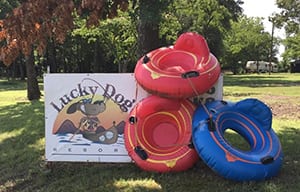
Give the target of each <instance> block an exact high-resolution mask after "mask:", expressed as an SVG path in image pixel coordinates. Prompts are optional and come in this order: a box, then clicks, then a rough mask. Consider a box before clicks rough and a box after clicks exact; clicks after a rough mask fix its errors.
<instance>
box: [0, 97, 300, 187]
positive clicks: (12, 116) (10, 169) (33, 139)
mask: <svg viewBox="0 0 300 192" xmlns="http://www.w3.org/2000/svg"><path fill="white" fill-rule="evenodd" d="M43 110H44V107H43V103H41V102H34V103H18V104H16V105H12V106H8V107H1V108H0V111H1V112H0V114H1V116H0V121H1V128H0V135H4V134H6V135H7V137H6V138H3V139H2V140H1V142H0V148H1V154H0V174H1V177H0V185H1V186H0V189H1V190H3V191H101V192H105V191H143V192H145V191H174V192H176V191H180V192H182V191H298V190H299V189H300V188H299V187H300V186H299V182H298V181H299V180H300V175H299V173H300V166H299V163H298V160H299V158H300V148H299V147H298V146H300V129H299V128H296V127H285V128H284V131H280V132H278V136H279V138H280V140H281V143H282V147H283V151H284V154H285V158H284V163H283V167H282V170H281V172H280V174H279V175H278V176H277V177H275V178H273V179H271V180H268V181H264V182H241V183H239V182H234V181H229V180H225V179H223V178H222V177H220V176H218V174H216V173H214V172H213V171H212V170H211V169H210V168H208V167H207V166H206V165H205V164H204V163H203V162H202V161H201V160H199V162H198V163H197V164H196V165H195V166H194V167H192V168H191V169H189V170H187V171H183V172H179V173H153V172H146V171H142V170H141V169H140V168H138V167H137V166H136V165H135V164H133V163H128V164H103V163H102V164H100V163H67V162H57V163H52V164H48V166H46V165H47V164H45V162H44V158H43V157H44V146H43V144H41V143H43V142H44V137H45V135H44V133H45V132H44V111H43ZM3 125H4V126H3Z"/></svg>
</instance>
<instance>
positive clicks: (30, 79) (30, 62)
mask: <svg viewBox="0 0 300 192" xmlns="http://www.w3.org/2000/svg"><path fill="white" fill-rule="evenodd" d="M25 59H26V74H27V98H28V100H30V101H32V100H39V99H40V98H41V91H40V88H39V85H38V80H37V75H36V69H35V65H34V55H33V51H32V53H31V54H30V55H29V56H27V57H26V58H25Z"/></svg>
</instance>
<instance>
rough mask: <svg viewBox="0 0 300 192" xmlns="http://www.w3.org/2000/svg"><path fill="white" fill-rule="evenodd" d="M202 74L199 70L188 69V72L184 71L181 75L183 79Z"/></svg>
mask: <svg viewBox="0 0 300 192" xmlns="http://www.w3.org/2000/svg"><path fill="white" fill-rule="evenodd" d="M199 75H200V74H199V72H198V71H188V72H186V73H183V74H182V75H181V77H182V78H183V79H187V78H192V77H198V76H199Z"/></svg>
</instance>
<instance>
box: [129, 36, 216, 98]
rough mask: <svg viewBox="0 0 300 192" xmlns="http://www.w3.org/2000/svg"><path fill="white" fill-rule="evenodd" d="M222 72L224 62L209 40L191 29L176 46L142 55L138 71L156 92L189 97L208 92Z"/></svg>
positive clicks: (142, 81)
mask: <svg viewBox="0 0 300 192" xmlns="http://www.w3.org/2000/svg"><path fill="white" fill-rule="evenodd" d="M220 72H221V68H220V64H219V63H218V60H217V59H216V57H215V56H214V55H213V54H211V53H210V50H209V48H208V45H207V43H206V41H205V39H204V38H203V37H202V36H201V35H199V34H197V33H191V32H189V33H184V34H182V35H181V36H180V37H179V38H178V39H177V41H176V43H175V45H174V46H171V47H163V48H159V49H156V50H154V51H151V52H149V53H148V54H146V55H145V56H144V57H142V58H140V59H139V60H138V62H137V64H136V67H135V71H134V74H135V78H136V80H137V82H138V83H139V84H140V85H141V86H142V87H143V88H144V89H145V90H147V91H148V92H150V93H152V94H155V95H159V96H163V97H169V98H188V97H193V96H196V95H199V94H203V93H205V92H206V91H208V90H209V89H210V88H211V87H212V86H213V85H214V84H215V83H216V81H217V80H218V78H219V76H220Z"/></svg>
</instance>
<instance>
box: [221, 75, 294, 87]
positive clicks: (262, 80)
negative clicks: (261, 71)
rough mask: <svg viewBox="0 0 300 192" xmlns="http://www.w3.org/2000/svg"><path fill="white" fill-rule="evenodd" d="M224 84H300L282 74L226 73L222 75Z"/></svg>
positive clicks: (285, 85)
mask: <svg viewBox="0 0 300 192" xmlns="http://www.w3.org/2000/svg"><path fill="white" fill-rule="evenodd" d="M224 85H226V86H247V87H291V86H300V81H299V80H285V77H284V76H272V75H270V76H263V75H261V76H260V75H255V76H249V75H245V76H243V75H238V76H235V75H226V76H224Z"/></svg>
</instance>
